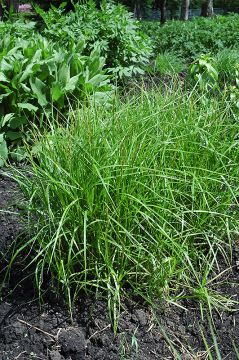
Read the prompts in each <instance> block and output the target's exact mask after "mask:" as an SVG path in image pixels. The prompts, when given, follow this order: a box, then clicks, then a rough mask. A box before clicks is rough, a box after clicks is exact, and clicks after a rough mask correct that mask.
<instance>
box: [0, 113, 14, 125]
mask: <svg viewBox="0 0 239 360" xmlns="http://www.w3.org/2000/svg"><path fill="white" fill-rule="evenodd" d="M14 115H15V114H14V113H9V114H7V115H5V116H4V117H3V119H2V120H1V122H0V127H1V128H3V127H4V126H5V125H6V124H7V123H8V122H9V121H10V120H12V119H13V118H14Z"/></svg>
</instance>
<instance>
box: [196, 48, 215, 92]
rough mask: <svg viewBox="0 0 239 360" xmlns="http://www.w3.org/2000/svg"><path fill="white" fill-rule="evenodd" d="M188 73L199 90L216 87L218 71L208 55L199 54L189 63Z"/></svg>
mask: <svg viewBox="0 0 239 360" xmlns="http://www.w3.org/2000/svg"><path fill="white" fill-rule="evenodd" d="M190 74H191V76H192V77H193V79H194V80H195V81H196V82H197V83H198V84H199V87H200V89H201V90H206V91H208V90H212V89H215V88H217V87H218V71H217V69H216V68H215V65H214V59H213V58H212V57H211V56H210V55H201V56H199V58H198V59H197V60H195V61H194V62H193V64H192V65H191V68H190Z"/></svg>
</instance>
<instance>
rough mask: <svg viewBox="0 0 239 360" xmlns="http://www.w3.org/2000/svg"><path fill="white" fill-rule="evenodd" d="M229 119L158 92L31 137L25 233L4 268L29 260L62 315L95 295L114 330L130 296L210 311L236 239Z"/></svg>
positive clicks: (219, 109)
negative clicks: (194, 303) (65, 306)
mask: <svg viewBox="0 0 239 360" xmlns="http://www.w3.org/2000/svg"><path fill="white" fill-rule="evenodd" d="M229 114H230V111H229V109H228V107H227V105H226V102H224V101H221V102H217V101H216V100H211V102H205V100H204V99H201V98H200V97H199V96H196V95H193V93H181V91H180V90H172V89H168V90H167V89H165V88H164V89H154V91H152V92H150V93H149V92H144V91H142V92H141V94H140V95H137V96H135V97H131V98H129V99H128V100H126V101H124V102H122V101H118V100H116V101H115V104H114V106H113V107H112V108H111V109H104V108H99V107H97V108H94V107H91V108H83V109H81V110H79V111H78V112H76V113H74V114H72V116H71V118H70V119H69V120H67V121H66V124H63V125H61V124H60V123H57V122H55V123H53V124H52V130H51V132H50V133H46V134H43V135H41V134H37V135H36V144H35V151H34V155H32V158H31V165H32V167H31V176H29V173H27V174H26V173H24V172H23V170H19V171H18V173H17V174H16V177H17V179H18V181H19V183H20V184H21V186H22V188H23V190H24V192H25V195H26V198H27V199H28V201H29V207H28V211H29V222H30V225H31V226H32V230H31V237H30V239H29V240H28V241H27V242H26V241H25V242H23V243H18V244H17V245H16V246H17V248H18V249H17V251H16V253H15V255H14V257H13V259H12V262H13V261H14V260H15V259H16V258H17V256H18V255H19V254H20V253H23V254H26V253H27V250H29V249H30V252H29V253H30V255H28V256H29V264H31V266H32V265H33V264H34V267H35V278H36V282H37V286H38V288H39V290H40V289H41V285H42V283H43V281H44V276H45V274H47V276H48V277H49V275H50V276H51V278H52V283H53V284H54V285H55V286H56V289H57V290H58V291H59V292H60V291H64V293H65V296H66V299H67V301H68V302H69V305H71V304H72V302H73V301H74V300H75V299H76V298H77V296H78V295H79V292H80V291H86V292H90V291H93V292H95V291H100V292H102V293H104V294H105V295H106V296H108V301H109V308H110V309H111V310H112V311H111V314H113V316H114V318H113V319H112V320H113V321H114V322H115V321H117V316H118V313H119V312H118V311H119V310H120V300H121V298H122V296H123V295H124V296H131V295H130V294H132V293H134V294H140V295H141V296H142V297H143V298H144V299H146V300H148V301H150V302H151V303H152V302H153V301H154V299H157V298H161V299H168V300H169V301H170V302H176V301H177V299H180V298H181V297H186V296H190V297H194V298H196V299H198V300H200V301H202V302H205V303H208V301H209V302H211V299H212V300H214V303H215V304H216V305H215V306H217V298H215V297H214V295H213V294H214V292H213V291H212V290H211V287H212V283H213V281H212V278H213V276H215V273H217V274H218V273H219V272H220V265H219V264H218V257H217V255H218V254H219V253H220V254H221V255H222V256H223V257H224V259H225V261H228V263H229V262H230V250H231V245H232V239H233V234H234V233H235V232H237V229H238V215H237V214H235V213H234V212H235V208H236V207H235V206H234V205H238V204H237V196H238V175H239V174H238V172H239V168H238V163H239V152H238V146H239V143H238V124H237V123H236V122H235V120H234V119H233V118H232V117H230V115H229ZM12 262H11V264H10V266H11V265H12ZM216 279H217V281H218V277H217V276H216ZM212 303H213V301H212ZM221 303H223V301H222V300H221V299H220V304H221Z"/></svg>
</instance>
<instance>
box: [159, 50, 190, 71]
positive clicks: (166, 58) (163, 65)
mask: <svg viewBox="0 0 239 360" xmlns="http://www.w3.org/2000/svg"><path fill="white" fill-rule="evenodd" d="M184 69H185V63H184V61H183V60H182V59H180V58H179V57H178V56H177V55H175V54H174V53H170V52H165V53H164V54H158V55H157V57H156V60H155V66H154V71H156V72H159V73H160V74H161V75H176V74H179V73H180V72H182V71H183V70H184Z"/></svg>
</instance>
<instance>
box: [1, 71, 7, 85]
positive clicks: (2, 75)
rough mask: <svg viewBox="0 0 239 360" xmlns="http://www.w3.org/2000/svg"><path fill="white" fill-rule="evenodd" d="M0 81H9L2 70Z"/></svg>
mask: <svg viewBox="0 0 239 360" xmlns="http://www.w3.org/2000/svg"><path fill="white" fill-rule="evenodd" d="M0 81H3V82H8V83H9V80H8V79H7V77H6V75H5V74H4V73H2V72H0Z"/></svg>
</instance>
